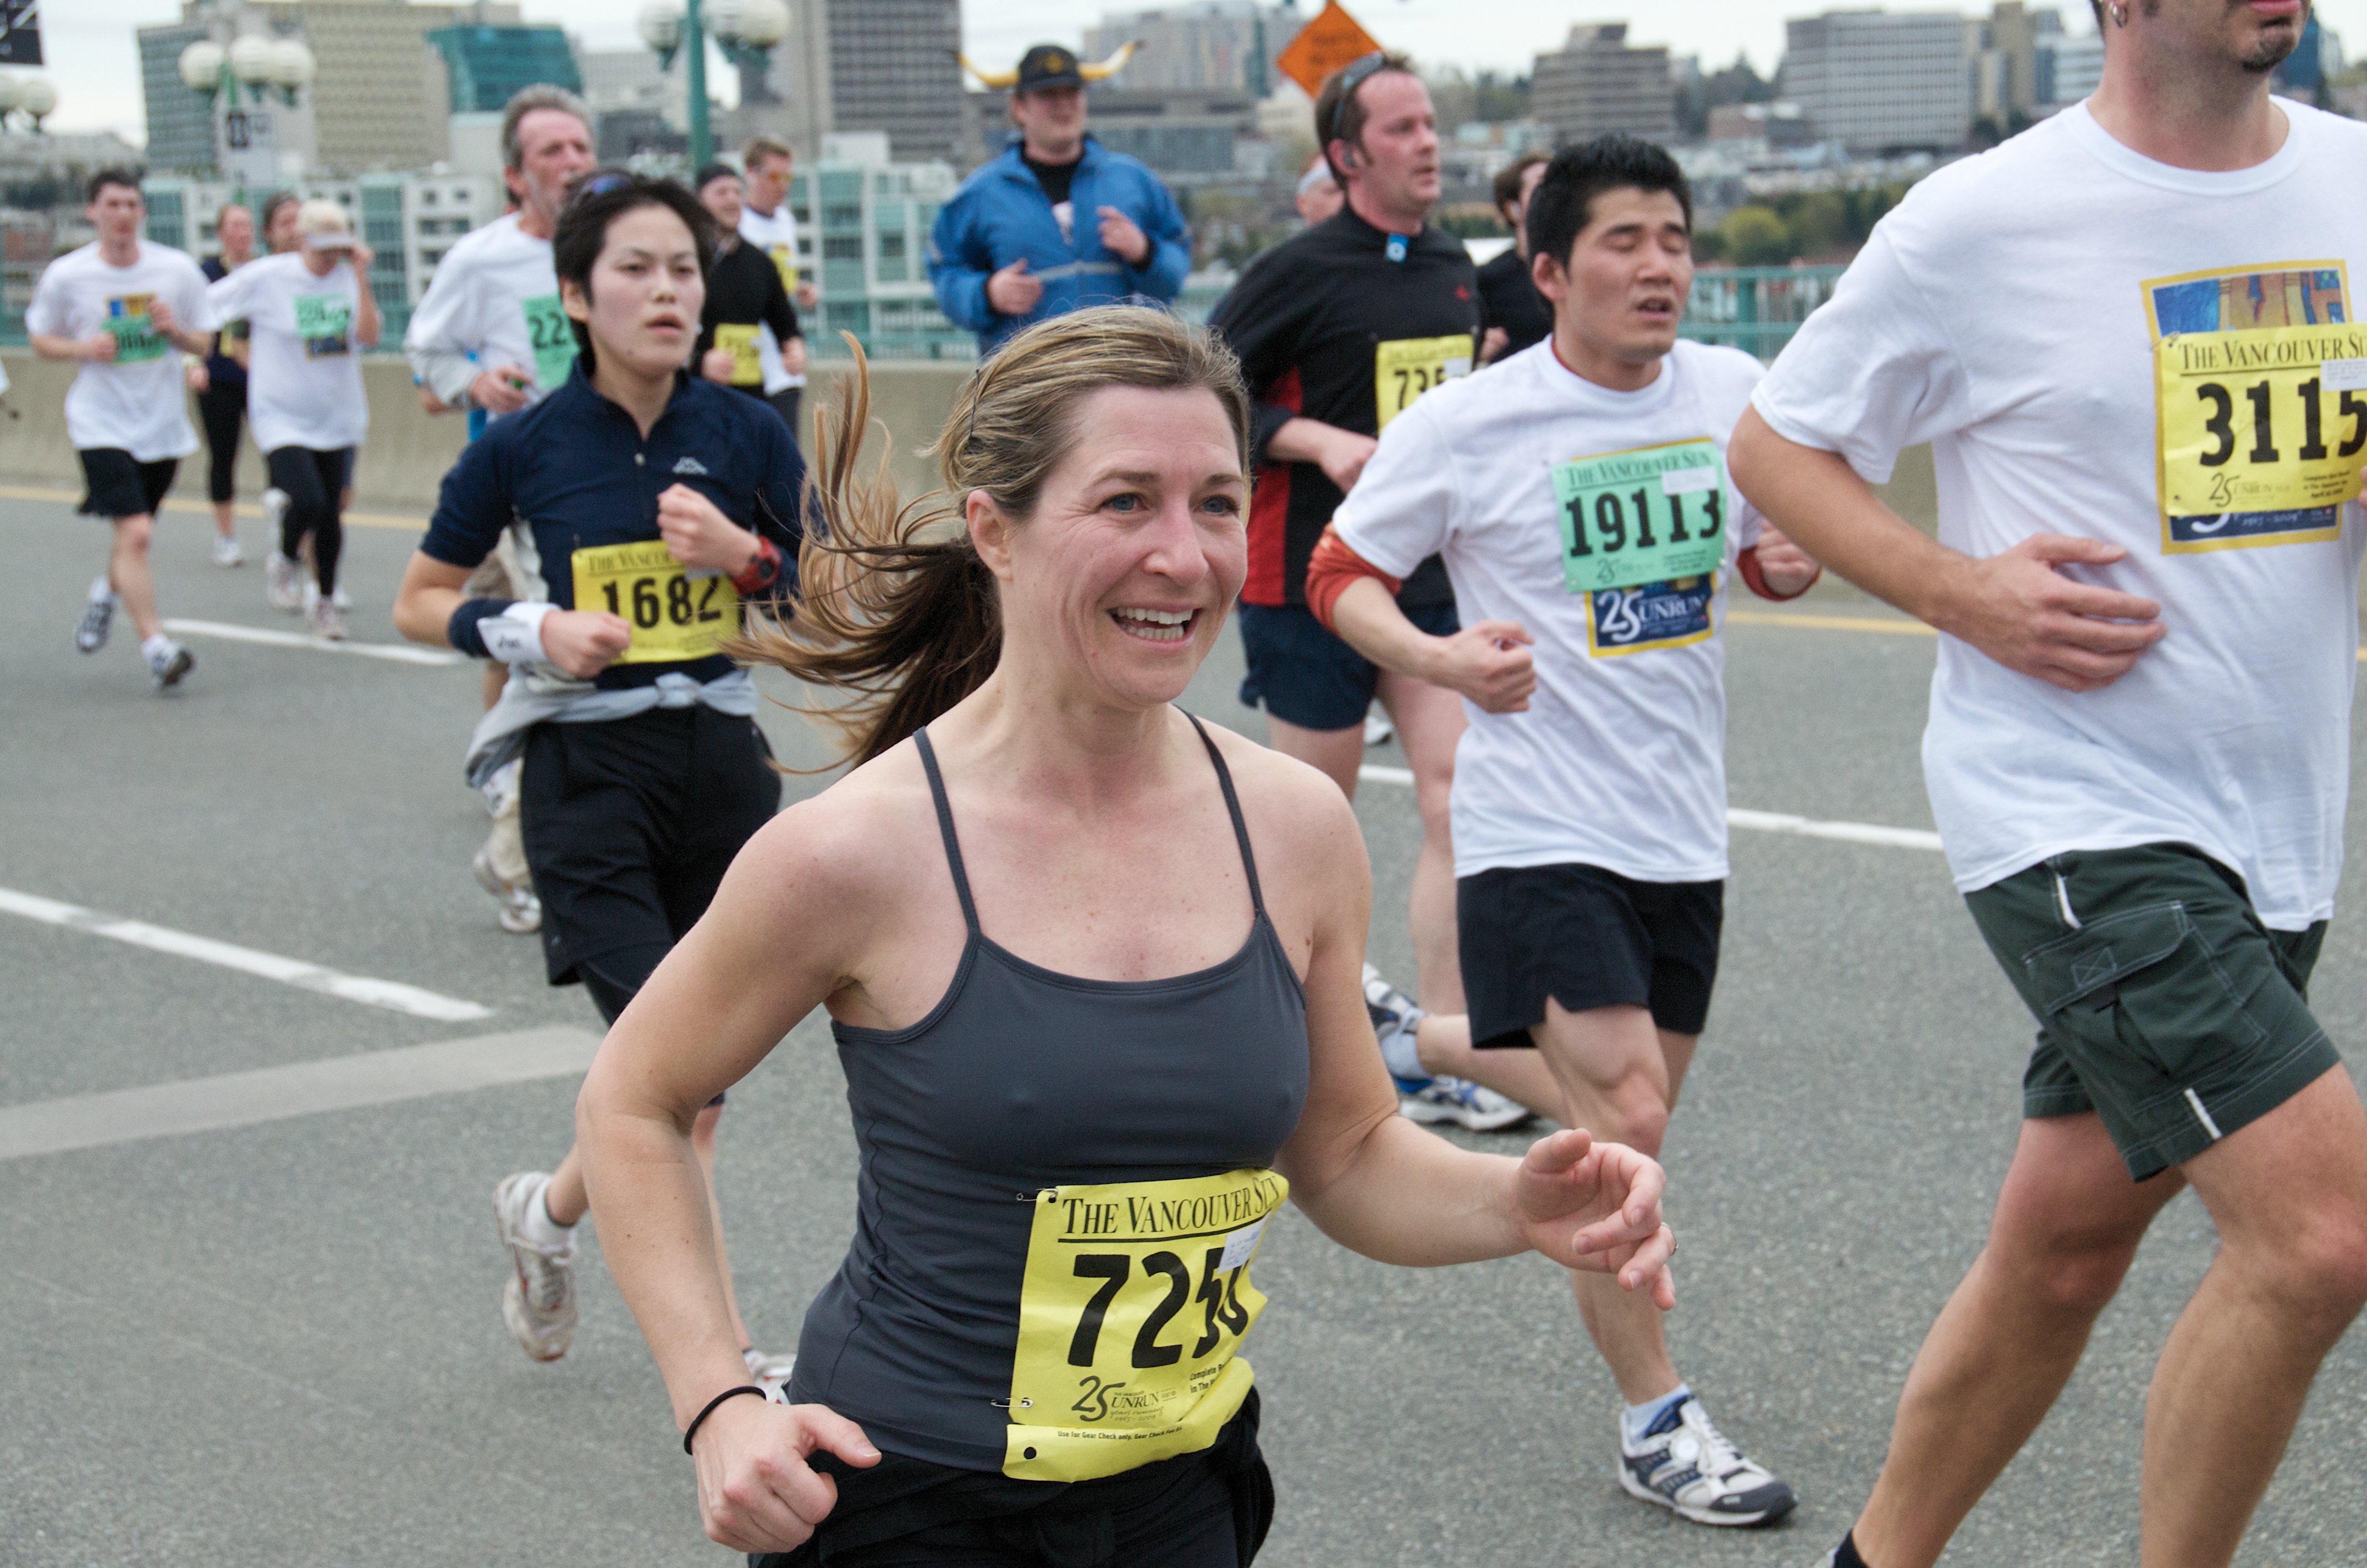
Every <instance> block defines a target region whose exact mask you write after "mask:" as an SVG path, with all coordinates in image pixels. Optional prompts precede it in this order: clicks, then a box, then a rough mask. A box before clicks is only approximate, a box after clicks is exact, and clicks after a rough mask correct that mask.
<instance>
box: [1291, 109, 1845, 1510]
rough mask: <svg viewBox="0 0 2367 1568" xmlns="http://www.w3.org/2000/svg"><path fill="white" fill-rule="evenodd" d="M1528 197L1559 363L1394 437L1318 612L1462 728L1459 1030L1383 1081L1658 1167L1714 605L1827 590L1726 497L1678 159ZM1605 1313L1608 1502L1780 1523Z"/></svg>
mask: <svg viewBox="0 0 2367 1568" xmlns="http://www.w3.org/2000/svg"><path fill="white" fill-rule="evenodd" d="M1529 184H1530V187H1531V189H1532V190H1534V192H1535V197H1534V199H1533V200H1532V201H1531V202H1530V205H1531V207H1532V208H1533V209H1534V210H1533V212H1532V213H1531V214H1530V216H1529V237H1530V240H1531V242H1532V243H1533V244H1534V245H1535V250H1536V254H1537V257H1538V260H1537V263H1536V267H1535V271H1536V274H1537V276H1538V282H1539V287H1540V288H1541V289H1542V290H1543V296H1544V297H1545V298H1547V299H1551V300H1552V302H1553V309H1554V327H1553V333H1552V336H1551V340H1550V342H1547V343H1542V344H1535V345H1533V346H1532V347H1530V348H1529V349H1528V350H1526V351H1525V352H1523V353H1521V354H1518V355H1513V356H1512V358H1511V359H1509V360H1507V361H1506V362H1505V363H1504V365H1503V367H1501V369H1499V370H1496V371H1493V372H1491V373H1489V375H1486V376H1480V377H1475V378H1470V379H1468V380H1462V381H1455V382H1452V383H1450V384H1448V385H1447V386H1445V387H1444V388H1441V389H1438V390H1436V391H1433V392H1432V393H1430V394H1429V395H1427V396H1425V397H1424V398H1423V399H1422V400H1421V401H1420V402H1418V403H1416V404H1415V405H1414V406H1413V407H1412V408H1410V409H1408V410H1407V411H1406V412H1404V413H1403V414H1402V415H1400V416H1399V418H1398V419H1397V420H1396V421H1395V422H1394V423H1392V424H1390V426H1389V428H1388V429H1387V431H1385V432H1383V433H1382V435H1381V440H1380V445H1379V446H1378V447H1376V449H1375V451H1374V453H1373V457H1372V460H1371V461H1370V462H1368V463H1366V464H1365V472H1364V475H1363V477H1362V478H1360V479H1358V480H1357V481H1356V488H1355V489H1354V490H1353V491H1350V492H1349V495H1348V499H1347V500H1346V502H1343V503H1342V505H1341V508H1340V512H1339V515H1338V517H1337V519H1336V520H1335V521H1334V522H1333V524H1332V526H1331V530H1330V531H1328V532H1327V533H1326V534H1325V535H1324V538H1323V543H1322V544H1321V545H1320V546H1319V547H1317V549H1316V553H1315V559H1314V561H1313V563H1312V564H1311V565H1310V567H1309V569H1308V590H1307V594H1308V605H1309V607H1310V608H1311V609H1312V610H1313V611H1314V612H1315V614H1316V615H1318V616H1320V617H1322V618H1323V620H1324V621H1325V624H1326V625H1328V626H1332V627H1333V628H1335V629H1336V630H1337V631H1339V632H1340V633H1341V635H1342V636H1343V637H1346V638H1347V639H1348V641H1349V642H1350V643H1352V644H1353V645H1354V646H1355V647H1356V649H1358V650H1359V651H1361V652H1363V653H1364V654H1365V656H1366V657H1368V658H1370V659H1372V660H1375V661H1376V662H1377V663H1379V664H1380V665H1381V666H1383V667H1384V668H1385V669H1391V670H1399V671H1405V672H1407V673H1409V674H1413V675H1419V676H1421V677H1423V678H1425V679H1428V680H1432V681H1435V682H1438V683H1440V684H1441V685H1444V686H1448V687H1452V688H1453V689H1454V690H1455V691H1457V692H1459V693H1461V694H1462V695H1463V697H1464V699H1465V701H1466V704H1467V708H1468V714H1469V717H1470V721H1471V726H1470V728H1468V729H1467V730H1466V731H1465V732H1464V736H1463V740H1462V744H1461V746H1460V748H1459V749H1458V751H1457V754H1456V757H1455V874H1456V882H1455V914H1456V919H1457V922H1458V924H1459V926H1460V928H1461V935H1462V954H1463V973H1464V976H1465V979H1466V989H1467V995H1468V996H1469V998H1470V1012H1469V1014H1468V1016H1467V1017H1466V1018H1459V1019H1437V1020H1424V1019H1422V1018H1421V1016H1420V1015H1419V1013H1418V1011H1417V1010H1415V1009H1413V1008H1412V1007H1410V1005H1407V1004H1405V1003H1403V1002H1396V1003H1395V1005H1393V1006H1392V1007H1391V1008H1390V1011H1391V1012H1392V1014H1393V1015H1394V1016H1393V1019H1392V1020H1391V1025H1390V1026H1385V1027H1384V1029H1383V1031H1382V1039H1381V1045H1382V1055H1383V1057H1384V1059H1385V1060H1387V1062H1388V1064H1389V1069H1390V1071H1391V1072H1393V1073H1396V1074H1399V1075H1400V1076H1420V1075H1421V1074H1422V1073H1424V1072H1429V1071H1448V1070H1451V1071H1454V1072H1455V1073H1458V1074H1462V1075H1465V1076H1467V1077H1473V1078H1476V1079H1478V1080H1480V1081H1482V1082H1486V1083H1489V1084H1491V1085H1492V1086H1493V1087H1495V1088H1497V1089H1501V1090H1503V1091H1504V1092H1506V1093H1508V1094H1510V1095H1512V1096H1513V1097H1514V1098H1515V1099H1517V1100H1521V1101H1523V1102H1524V1103H1526V1104H1530V1105H1535V1106H1542V1107H1544V1108H1546V1110H1548V1111H1551V1112H1552V1113H1553V1114H1554V1115H1555V1116H1556V1117H1557V1118H1559V1119H1560V1120H1561V1121H1562V1122H1563V1123H1564V1124H1565V1125H1567V1126H1572V1127H1585V1128H1588V1129H1590V1130H1592V1131H1594V1132H1596V1133H1599V1134H1601V1135H1603V1136H1604V1137H1607V1138H1612V1139H1614V1140H1616V1141H1617V1142H1620V1143H1623V1144H1626V1145H1630V1146H1631V1147H1634V1148H1636V1149H1638V1150H1641V1151H1642V1152H1643V1153H1645V1154H1648V1155H1652V1156H1655V1157H1658V1156H1659V1152H1660V1146H1661V1142H1662V1139H1663V1137H1664V1135H1665V1134H1666V1132H1667V1129H1668V1125H1669V1118H1670V1113H1671V1112H1672V1111H1674V1110H1675V1109H1676V1103H1677V1095H1678V1091H1679V1090H1680V1089H1682V1087H1683V1085H1684V1079H1685V1072H1686V1069H1687V1068H1688V1067H1689V1066H1691V1065H1692V1063H1693V1055H1694V1051H1695V1048H1696V1047H1697V1046H1698V1044H1699V1043H1700V1040H1701V1033H1702V1028H1703V1025H1704V1021H1706V1019H1707V1017H1708V1014H1709V1002H1710V991H1711V987H1712V985H1713V984H1714V982H1715V980H1716V975H1717V959H1718V932H1719V927H1720V923H1721V920H1722V919H1723V915H1724V909H1725V893H1726V875H1727V823H1726V683H1725V668H1726V648H1725V641H1724V638H1723V637H1721V636H1720V635H1719V634H1720V631H1721V629H1722V626H1721V623H1722V621H1723V619H1724V616H1725V613H1726V600H1727V587H1728V584H1729V583H1730V581H1732V579H1733V578H1734V577H1736V576H1739V577H1740V578H1741V580H1742V581H1745V582H1747V583H1748V584H1750V587H1751V589H1752V590H1753V592H1757V593H1759V594H1760V595H1761V597H1764V598H1770V599H1789V598H1795V597H1797V596H1798V595H1799V594H1801V593H1803V592H1806V591H1807V588H1808V585H1809V584H1810V583H1811V582H1813V581H1815V580H1816V576H1817V563H1816V562H1814V561H1813V560H1810V559H1809V558H1807V557H1806V556H1805V555H1803V554H1802V553H1801V552H1800V551H1799V549H1798V548H1797V547H1795V546H1793V545H1791V544H1790V543H1789V542H1788V541H1786V540H1785V539H1784V536H1782V535H1781V534H1779V533H1777V532H1775V531H1774V530H1773V529H1772V528H1770V529H1762V528H1761V524H1760V519H1759V515H1758V513H1755V512H1752V511H1751V510H1750V509H1749V508H1748V507H1747V506H1744V505H1740V504H1738V501H1737V498H1736V496H1735V494H1734V493H1733V491H1731V489H1730V488H1729V487H1728V486H1727V482H1726V473H1725V445H1726V438H1727V434H1728V433H1729V432H1730V431H1732V430H1733V428H1734V422H1735V421H1736V419H1738V417H1740V414H1741V412H1742V410H1743V409H1744V408H1745V407H1747V406H1749V400H1750V389H1751V388H1752V387H1753V386H1754V385H1756V384H1757V382H1758V380H1759V378H1760V375H1761V367H1760V364H1759V362H1758V361H1757V360H1756V359H1753V358H1752V357H1751V356H1750V355H1748V354H1745V353H1743V352H1742V351H1741V350H1739V349H1733V348H1711V347H1706V346H1704V345H1703V344H1695V343H1683V342H1680V341H1679V340H1678V338H1677V323H1678V321H1679V319H1680V318H1681V317H1682V314H1683V312H1684V305H1685V299H1686V297H1687V295H1688V293H1689V292H1690V290H1691V288H1692V283H1693V197H1692V192H1691V191H1690V189H1689V188H1688V187H1687V186H1686V183H1685V177H1684V173H1683V171H1682V170H1681V169H1680V168H1678V166H1677V162H1676V160H1675V159H1673V158H1671V157H1670V156H1669V154H1668V152H1666V151H1664V150H1663V149H1661V148H1659V147H1656V146H1653V145H1652V144H1650V143H1649V142H1645V141H1637V140H1635V139H1633V138H1631V137H1625V136H1605V137H1601V138H1598V139H1596V140H1594V141H1587V142H1582V143H1580V145H1578V146H1575V147H1566V148H1564V149H1563V150H1562V151H1561V152H1559V153H1557V154H1556V155H1555V157H1554V158H1553V159H1552V160H1551V162H1550V165H1549V166H1548V167H1546V168H1545V169H1544V170H1543V172H1542V174H1541V175H1540V177H1539V179H1537V180H1533V181H1530V182H1529ZM1433 553H1436V554H1439V555H1441V556H1443V558H1444V560H1445V563H1446V570H1447V573H1448V575H1449V576H1450V577H1452V578H1453V579H1454V581H1455V603H1456V604H1457V605H1458V606H1459V607H1460V609H1461V610H1462V612H1463V613H1464V614H1465V615H1467V616H1468V617H1470V619H1471V621H1472V623H1473V624H1471V625H1470V626H1468V627H1467V629H1465V630H1463V631H1461V632H1458V633H1456V634H1455V635H1454V636H1451V637H1437V636H1433V635H1432V634H1430V633H1427V632H1424V631H1422V630H1421V628H1419V627H1418V626H1415V625H1414V624H1413V622H1412V621H1411V620H1410V619H1408V618H1407V615H1406V613H1405V612H1404V611H1403V610H1402V609H1400V608H1399V606H1398V604H1397V601H1396V600H1395V599H1394V598H1393V597H1392V596H1391V595H1392V593H1393V592H1394V591H1395V590H1396V588H1397V584H1398V580H1399V576H1400V575H1401V574H1403V573H1406V572H1410V571H1411V570H1413V569H1414V568H1415V567H1416V566H1417V565H1418V564H1419V563H1420V562H1421V561H1422V560H1423V559H1424V558H1427V557H1429V556H1431V555H1432V554H1433ZM1475 1037H1476V1038H1475ZM1475 1044H1476V1045H1477V1046H1478V1047H1479V1048H1478V1050H1473V1049H1471V1048H1470V1047H1471V1046H1473V1045H1475ZM1425 1046H1427V1047H1428V1048H1429V1049H1428V1051H1427V1052H1425V1051H1424V1047H1425ZM1600 1283H1601V1281H1600V1280H1599V1279H1598V1277H1596V1276H1593V1275H1589V1274H1572V1275H1571V1276H1570V1285H1571V1288H1572V1290H1573V1291H1574V1292H1575V1293H1576V1295H1577V1298H1578V1305H1579V1310H1580V1314H1581V1315H1582V1316H1583V1317H1584V1319H1585V1322H1586V1327H1587V1331H1588V1333H1589V1334H1590V1335H1591V1337H1593V1340H1594V1344H1595V1347H1596V1348H1597V1349H1599V1350H1600V1351H1601V1352H1602V1355H1603V1360H1604V1361H1605V1362H1606V1363H1607V1364H1608V1365H1609V1367H1610V1369H1611V1371H1612V1374H1613V1376H1614V1378H1615V1379H1616V1381H1617V1382H1618V1385H1619V1390H1620V1393H1621V1394H1622V1395H1623V1396H1624V1398H1625V1401H1626V1406H1627V1407H1626V1410H1625V1413H1624V1414H1623V1415H1622V1417H1621V1420H1620V1430H1619V1438H1618V1446H1617V1449H1616V1450H1615V1451H1616V1452H1617V1453H1618V1455H1619V1468H1618V1476H1619V1483H1620V1485H1621V1486H1623V1487H1625V1489H1626V1490H1627V1492H1628V1493H1629V1494H1631V1495H1634V1496H1637V1497H1639V1498H1642V1499H1643V1500H1644V1501H1646V1502H1648V1503H1652V1504H1655V1505H1657V1506H1660V1507H1664V1508H1669V1509H1670V1510H1672V1511H1674V1512H1675V1513H1676V1514H1677V1515H1679V1516H1680V1517H1683V1518H1687V1519H1691V1520H1693V1521H1694V1522H1696V1523H1699V1524H1707V1525H1757V1524H1764V1523H1766V1522H1768V1521H1769V1520H1772V1519H1775V1518H1779V1517H1782V1516H1784V1514H1786V1513H1789V1512H1790V1511H1791V1509H1792V1506H1793V1503H1794V1498H1793V1495H1792V1490H1791V1488H1790V1487H1788V1486H1786V1485H1785V1484H1784V1483H1782V1482H1780V1481H1778V1480H1776V1479H1775V1477H1774V1476H1773V1475H1772V1474H1771V1473H1769V1472H1768V1471H1767V1470H1766V1468H1765V1467H1764V1466H1762V1465H1759V1464H1755V1463H1753V1462H1752V1461H1750V1460H1749V1459H1746V1458H1745V1457H1744V1456H1743V1455H1742V1454H1741V1452H1740V1451H1738V1450H1737V1449H1736V1448H1735V1446H1734V1445H1733V1444H1732V1443H1731V1442H1729V1441H1727V1438H1725V1437H1723V1436H1722V1435H1721V1434H1720V1433H1719V1431H1718V1429H1717V1427H1716V1425H1715V1424H1714V1423H1712V1422H1711V1420H1710V1418H1709V1416H1708V1414H1707V1412H1706V1411H1705V1410H1704V1408H1703V1406H1702V1403H1701V1401H1700V1400H1699V1399H1697V1398H1696V1397H1695V1396H1694V1394H1693V1389H1692V1386H1691V1385H1690V1384H1688V1383H1687V1382H1685V1381H1684V1380H1683V1379H1682V1378H1681V1377H1679V1376H1678V1373H1677V1370H1676V1365H1675V1363H1674V1362H1673V1361H1672V1360H1671V1359H1670V1355H1669V1347H1668V1339H1667V1336H1666V1334H1665V1333H1664V1331H1663V1329H1662V1327H1661V1324H1660V1318H1659V1314H1658V1313H1656V1312H1651V1311H1645V1312H1641V1313H1639V1312H1637V1311H1636V1310H1635V1309H1636V1306H1637V1304H1638V1303H1636V1302H1635V1301H1634V1299H1633V1298H1632V1297H1629V1296H1627V1295H1625V1293H1623V1292H1618V1291H1604V1290H1603V1289H1600V1288H1599V1286H1600Z"/></svg>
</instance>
